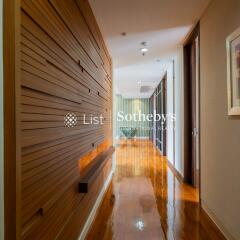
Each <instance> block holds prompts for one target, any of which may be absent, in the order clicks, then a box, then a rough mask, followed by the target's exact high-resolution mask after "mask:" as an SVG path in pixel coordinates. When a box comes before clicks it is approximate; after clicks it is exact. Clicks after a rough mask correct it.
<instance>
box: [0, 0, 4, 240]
mask: <svg viewBox="0 0 240 240" xmlns="http://www.w3.org/2000/svg"><path fill="white" fill-rule="evenodd" d="M2 4H3V3H2V0H0V239H3V237H4V232H3V230H4V224H3V223H4V221H3V220H4V218H3V51H2V17H3V14H2Z"/></svg>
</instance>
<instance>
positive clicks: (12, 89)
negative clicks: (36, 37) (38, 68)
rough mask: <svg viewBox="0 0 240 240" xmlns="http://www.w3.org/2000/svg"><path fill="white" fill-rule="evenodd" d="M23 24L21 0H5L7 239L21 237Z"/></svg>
mask: <svg viewBox="0 0 240 240" xmlns="http://www.w3.org/2000/svg"><path fill="white" fill-rule="evenodd" d="M20 24H21V22H20V0H4V1H3V84H4V87H3V90H4V93H3V98H4V105H3V107H4V239H20V204H19V203H20V199H21V196H20V191H19V189H20V183H21V179H20V172H21V168H20V167H21V165H20V155H21V152H20V142H19V138H20V125H19V123H20V121H19V118H20V108H19V106H20Z"/></svg>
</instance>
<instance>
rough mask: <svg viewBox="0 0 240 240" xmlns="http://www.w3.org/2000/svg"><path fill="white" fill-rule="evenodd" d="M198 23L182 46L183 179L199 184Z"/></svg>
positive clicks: (195, 184) (194, 184)
mask: <svg viewBox="0 0 240 240" xmlns="http://www.w3.org/2000/svg"><path fill="white" fill-rule="evenodd" d="M199 29H200V28H199V25H197V26H196V28H195V29H194V31H193V32H192V34H191V35H190V37H189V39H188V41H187V42H186V44H185V46H184V180H185V182H188V183H190V184H191V185H193V186H194V187H198V184H199V174H200V173H199V172H200V171H199V134H198V132H199V129H198V128H199V106H198V104H199V92H198V91H199V43H198V41H199V36H200V34H199Z"/></svg>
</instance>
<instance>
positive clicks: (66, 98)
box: [19, 0, 112, 239]
mask: <svg viewBox="0 0 240 240" xmlns="http://www.w3.org/2000/svg"><path fill="white" fill-rule="evenodd" d="M20 14H21V26H20V31H21V32H20V43H21V48H20V60H21V64H20V71H21V91H20V93H21V98H20V103H19V104H20V105H21V106H20V109H21V113H20V118H21V121H20V129H21V135H20V137H21V141H20V143H21V161H20V163H21V179H20V182H21V189H20V193H21V201H20V203H19V205H20V206H19V207H20V209H21V216H20V217H21V225H20V238H21V239H76V238H77V236H78V235H79V234H80V232H81V229H82V227H83V226H84V223H85V221H86V219H87V217H88V215H89V213H90V211H91V208H92V207H93V205H94V202H95V201H96V199H97V196H98V194H99V192H100V190H101V188H102V186H103V184H104V182H105V180H106V178H107V177H108V174H109V173H110V171H111V166H112V163H111V158H110V157H109V159H107V160H106V161H105V162H104V165H103V164H102V165H101V164H100V162H99V163H97V165H99V164H100V165H101V166H102V167H101V168H98V171H97V170H96V172H95V175H94V178H92V182H91V185H89V190H88V193H84V194H83V193H79V191H78V185H79V181H80V179H81V178H82V174H83V173H84V172H85V171H86V169H88V168H90V166H91V165H93V164H94V161H96V159H100V157H98V155H99V156H101V154H103V153H104V152H107V149H111V148H110V147H111V145H112V122H111V121H112V116H111V113H112V63H111V58H110V56H109V54H108V52H107V48H106V46H105V43H104V41H103V38H102V35H101V32H100V30H99V28H98V26H97V23H96V20H95V18H94V16H93V13H92V11H91V8H90V5H89V3H88V2H87V1H78V0H21V13H20ZM68 113H74V114H75V115H76V116H77V120H78V124H77V125H76V126H74V127H72V128H71V127H70V128H68V127H66V126H65V123H64V117H65V116H66V115H67V114H68ZM84 114H86V120H87V121H90V119H91V116H99V115H100V114H101V115H102V116H103V118H104V124H103V125H91V124H90V125H85V124H84V123H83V120H84Z"/></svg>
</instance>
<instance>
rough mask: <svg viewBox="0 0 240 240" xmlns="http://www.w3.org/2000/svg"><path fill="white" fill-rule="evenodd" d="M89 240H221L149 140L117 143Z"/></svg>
mask: <svg viewBox="0 0 240 240" xmlns="http://www.w3.org/2000/svg"><path fill="white" fill-rule="evenodd" d="M87 239H89V240H108V239H114V240H135V239H136V240H145V239H146V240H155V239H156V240H161V239H167V240H172V239H174V240H175V239H177V240H178V239H186V240H199V239H203V240H208V239H210V240H218V239H224V238H223V237H222V236H221V234H220V233H219V232H218V230H217V229H216V228H215V226H214V225H213V224H212V222H211V221H210V220H209V218H208V217H207V216H206V214H205V213H204V212H203V211H202V210H201V209H200V207H199V198H198V191H197V190H196V189H194V188H192V187H191V186H189V185H187V184H184V183H181V182H180V181H179V180H178V178H177V177H176V176H175V175H174V174H173V172H172V171H171V170H170V168H169V167H168V165H167V161H166V159H165V158H164V157H162V156H160V154H159V152H158V150H157V149H156V148H154V147H153V145H152V143H151V142H150V141H148V140H136V141H134V140H121V141H119V143H118V146H117V148H116V171H115V175H114V178H113V180H112V182H111V184H110V187H109V189H108V191H107V193H106V195H105V197H104V200H103V202H102V204H101V207H100V209H99V211H98V214H97V217H96V219H95V221H94V223H93V225H92V227H91V229H90V232H89V234H88V236H87Z"/></svg>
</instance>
